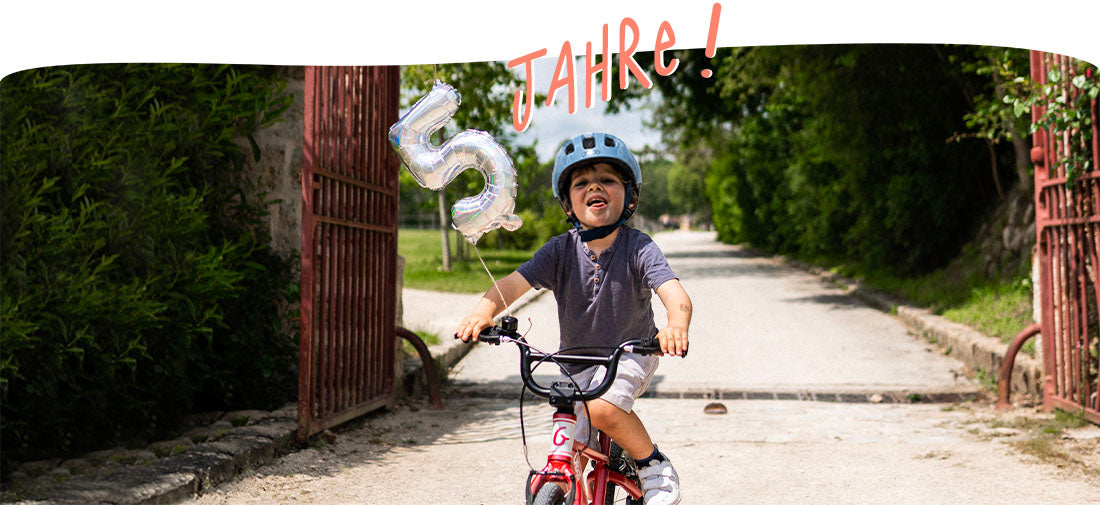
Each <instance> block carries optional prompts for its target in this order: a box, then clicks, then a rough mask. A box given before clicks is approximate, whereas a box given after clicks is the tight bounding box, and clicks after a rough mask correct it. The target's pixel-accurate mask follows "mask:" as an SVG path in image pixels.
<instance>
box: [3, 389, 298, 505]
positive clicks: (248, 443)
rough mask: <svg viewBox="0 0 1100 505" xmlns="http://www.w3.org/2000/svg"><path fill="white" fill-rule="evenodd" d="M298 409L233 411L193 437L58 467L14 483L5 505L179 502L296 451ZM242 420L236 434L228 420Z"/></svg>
mask: <svg viewBox="0 0 1100 505" xmlns="http://www.w3.org/2000/svg"><path fill="white" fill-rule="evenodd" d="M297 409H298V407H297V404H295V403H290V404H287V405H286V406H284V407H283V408H281V409H279V410H276V411H272V412H262V411H241V412H230V413H227V414H224V415H223V416H221V419H222V420H221V421H217V422H215V423H213V424H210V425H208V426H207V427H205V428H201V427H200V428H196V429H193V430H191V431H189V432H188V433H191V436H190V438H186V437H185V438H180V439H177V440H174V441H165V442H158V443H155V444H151V445H150V446H149V448H147V449H144V450H122V449H118V450H106V451H97V452H95V453H91V454H88V455H86V456H84V457H83V458H80V459H77V460H68V461H65V462H58V464H57V465H56V466H55V467H54V468H53V469H52V470H50V471H48V472H45V473H42V474H40V475H37V476H34V477H31V476H22V477H18V476H16V477H13V478H12V482H11V483H9V486H8V488H6V489H4V502H5V503H9V502H15V503H17V504H43V503H50V504H57V505H67V504H113V505H130V504H133V505H152V504H166V503H177V502H179V501H182V500H186V499H188V498H190V497H192V496H195V495H197V494H199V493H201V492H203V491H207V490H209V489H211V488H213V487H214V486H216V485H218V484H220V483H223V482H227V481H230V480H232V479H234V478H235V477H236V476H237V475H238V474H240V473H242V472H244V471H247V470H249V469H253V468H258V467H261V466H263V465H266V464H268V463H270V462H272V461H274V460H275V458H277V457H279V456H281V455H283V454H286V453H289V452H291V451H292V450H294V449H295V448H296V447H297V444H296V443H295V433H296V431H297V428H298V425H297V411H298V410H297ZM253 416H255V417H253ZM260 417H262V419H260ZM237 418H242V419H244V418H247V422H248V423H250V424H245V425H242V426H236V427H235V426H233V424H232V423H231V422H230V421H228V420H232V419H237ZM253 420H258V422H255V423H253ZM204 439H205V440H204ZM150 448H155V449H150ZM154 451H155V452H156V453H159V454H154ZM165 453H167V454H165ZM138 458H141V459H138ZM92 460H95V461H92Z"/></svg>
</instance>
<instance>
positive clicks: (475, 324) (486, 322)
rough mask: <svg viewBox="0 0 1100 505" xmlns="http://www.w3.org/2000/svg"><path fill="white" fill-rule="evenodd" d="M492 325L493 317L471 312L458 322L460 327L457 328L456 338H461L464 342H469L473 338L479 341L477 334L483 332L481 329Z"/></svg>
mask: <svg viewBox="0 0 1100 505" xmlns="http://www.w3.org/2000/svg"><path fill="white" fill-rule="evenodd" d="M492 325H493V319H492V318H491V317H485V316H479V315H477V314H470V315H468V316H466V317H464V318H462V322H460V323H458V329H456V330H455V338H461V339H462V341H463V342H468V341H470V339H471V338H472V339H473V340H474V341H477V336H478V334H480V333H481V330H484V329H485V328H488V327H490V326H492Z"/></svg>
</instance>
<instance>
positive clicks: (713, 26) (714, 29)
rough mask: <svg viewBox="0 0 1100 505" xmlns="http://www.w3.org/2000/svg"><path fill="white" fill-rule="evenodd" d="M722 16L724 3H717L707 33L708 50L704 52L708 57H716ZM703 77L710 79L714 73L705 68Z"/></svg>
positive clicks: (712, 10)
mask: <svg viewBox="0 0 1100 505" xmlns="http://www.w3.org/2000/svg"><path fill="white" fill-rule="evenodd" d="M720 17H722V4H720V3H715V4H714V7H713V8H712V9H711V10H710V32H708V33H707V50H706V52H705V53H704V54H706V55H707V58H713V57H714V50H715V47H714V45H715V43H717V41H718V18H720ZM702 74H703V78H704V79H710V76H712V75H714V72H711V70H710V69H709V68H705V69H703V72H702Z"/></svg>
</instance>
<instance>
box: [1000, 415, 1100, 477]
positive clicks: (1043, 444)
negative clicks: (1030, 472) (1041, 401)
mask: <svg viewBox="0 0 1100 505" xmlns="http://www.w3.org/2000/svg"><path fill="white" fill-rule="evenodd" d="M1016 424H1017V426H1018V427H1020V428H1023V429H1027V430H1029V431H1030V435H1029V436H1028V437H1027V438H1025V439H1024V440H1020V441H1018V442H1016V443H1014V444H1013V445H1014V446H1015V447H1016V449H1018V450H1019V451H1020V452H1023V453H1025V454H1029V455H1031V456H1034V457H1036V458H1038V459H1039V460H1041V461H1044V462H1047V463H1053V464H1056V465H1059V466H1062V465H1066V464H1071V465H1081V462H1080V461H1078V460H1077V459H1076V458H1074V457H1073V456H1072V455H1071V454H1069V453H1068V452H1066V451H1065V450H1063V449H1064V448H1063V447H1062V446H1061V444H1059V443H1058V441H1059V439H1060V438H1061V436H1062V434H1063V433H1065V431H1066V430H1071V429H1075V428H1081V427H1083V426H1085V425H1087V424H1088V420H1087V419H1086V418H1085V416H1084V413H1083V412H1066V411H1063V410H1057V409H1056V410H1055V411H1054V418H1053V419H1049V420H1044V421H1035V420H1030V421H1025V422H1018V423H1016ZM1089 473H1094V474H1095V473H1096V472H1095V471H1090V472H1089Z"/></svg>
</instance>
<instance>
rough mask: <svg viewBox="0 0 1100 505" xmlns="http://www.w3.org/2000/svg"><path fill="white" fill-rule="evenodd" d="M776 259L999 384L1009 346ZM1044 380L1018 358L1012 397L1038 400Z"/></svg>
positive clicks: (1027, 359) (1034, 364)
mask: <svg viewBox="0 0 1100 505" xmlns="http://www.w3.org/2000/svg"><path fill="white" fill-rule="evenodd" d="M776 258H778V259H779V260H781V261H783V262H784V263H786V264H788V265H790V266H793V267H795V268H799V269H801V270H805V271H807V272H810V273H812V274H814V275H817V276H818V277H820V278H821V279H822V280H825V281H828V282H831V283H833V284H835V285H836V286H838V287H840V288H841V289H843V290H844V291H845V292H846V293H848V294H850V295H853V296H855V297H856V298H859V299H860V300H862V301H863V302H864V303H866V304H867V305H870V306H871V307H873V308H875V309H878V310H881V311H883V312H886V313H889V314H894V315H897V317H898V318H899V319H900V320H901V321H902V322H903V323H904V324H905V325H906V326H907V327H908V328H909V330H910V332H912V333H913V334H914V335H915V336H918V337H920V338H923V339H924V340H926V341H927V342H929V343H930V344H933V345H935V346H937V347H938V348H939V349H940V350H941V351H942V352H944V353H945V354H947V355H948V356H950V357H952V358H955V359H957V360H959V361H960V362H962V363H963V364H965V365H966V366H968V367H970V369H971V370H973V371H974V372H975V373H976V374H978V375H979V377H980V376H981V375H982V374H984V376H985V377H984V379H983V382H985V383H986V384H992V385H995V384H996V383H997V379H998V378H999V377H1000V373H1001V363H1002V362H1003V361H1004V357H1005V353H1006V352H1007V351H1008V344H1004V343H1002V342H1001V341H1000V340H998V339H996V338H993V337H990V336H988V335H986V334H984V333H982V332H980V331H978V330H975V329H973V328H971V327H969V326H966V325H964V324H960V323H956V322H954V321H949V320H948V319H946V318H944V317H942V316H937V315H935V314H932V313H931V312H930V311H928V310H926V309H921V308H916V307H912V306H909V305H905V304H904V303H902V302H900V301H899V300H897V299H895V298H894V297H892V296H890V295H887V294H885V293H882V292H880V291H878V290H875V289H872V288H869V287H867V286H864V285H863V284H861V283H859V282H858V281H855V280H852V279H849V278H847V277H844V276H842V275H840V274H837V273H834V272H830V271H828V270H825V269H823V268H820V267H817V266H813V265H809V264H806V263H803V262H801V261H798V260H794V259H791V258H787V257H785V256H776ZM1020 329H1021V330H1023V328H1020ZM1036 338H1038V337H1036ZM1042 377H1043V370H1042V364H1041V363H1040V362H1039V361H1038V360H1036V359H1035V358H1032V357H1031V356H1028V355H1026V354H1023V353H1019V354H1017V355H1016V361H1015V364H1014V366H1013V368H1012V392H1013V393H1015V394H1026V395H1029V396H1033V397H1036V398H1038V397H1040V396H1042V387H1043V385H1042Z"/></svg>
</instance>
